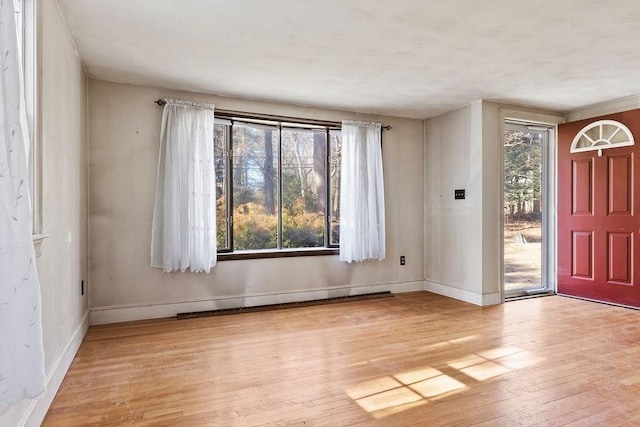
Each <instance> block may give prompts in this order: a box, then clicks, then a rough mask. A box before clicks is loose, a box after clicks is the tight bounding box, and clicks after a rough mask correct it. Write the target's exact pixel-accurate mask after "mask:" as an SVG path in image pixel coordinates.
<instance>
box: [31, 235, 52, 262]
mask: <svg viewBox="0 0 640 427" xmlns="http://www.w3.org/2000/svg"><path fill="white" fill-rule="evenodd" d="M48 237H51V234H34V235H33V236H31V239H32V240H33V249H34V251H35V253H36V258H37V257H39V256H40V254H41V253H42V242H44V240H45V239H46V238H48Z"/></svg>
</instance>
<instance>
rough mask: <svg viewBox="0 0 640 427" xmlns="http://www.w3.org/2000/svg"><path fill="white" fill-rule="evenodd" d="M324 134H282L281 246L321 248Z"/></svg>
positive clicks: (289, 131) (324, 195)
mask: <svg viewBox="0 0 640 427" xmlns="http://www.w3.org/2000/svg"><path fill="white" fill-rule="evenodd" d="M326 139H327V136H326V133H325V132H324V131H310V130H302V129H284V130H283V131H282V247H283V248H312V247H323V246H324V227H325V208H326V203H327V202H326V198H327V184H326V166H325V158H326V156H327V141H326Z"/></svg>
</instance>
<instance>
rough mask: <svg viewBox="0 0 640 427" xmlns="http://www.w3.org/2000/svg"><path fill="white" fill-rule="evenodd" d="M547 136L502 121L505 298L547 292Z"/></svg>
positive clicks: (544, 131) (541, 130)
mask: <svg viewBox="0 0 640 427" xmlns="http://www.w3.org/2000/svg"><path fill="white" fill-rule="evenodd" d="M548 139H549V130H548V129H546V128H545V127H541V126H539V125H535V126H534V125H526V124H523V123H515V122H509V121H507V122H506V123H505V133H504V140H503V143H504V148H503V150H504V151H503V153H504V242H503V248H504V295H505V297H516V296H520V295H527V294H532V293H539V292H547V291H548V287H547V283H546V282H547V281H546V280H545V279H544V278H545V277H546V269H547V266H546V259H547V250H546V246H545V245H546V238H547V233H546V231H545V228H546V218H547V215H546V213H545V212H544V210H545V209H546V206H547V202H546V199H547V191H546V190H545V185H546V182H547V178H546V175H547V168H546V166H545V165H546V164H547V161H546V159H547V156H548V154H547V151H548Z"/></svg>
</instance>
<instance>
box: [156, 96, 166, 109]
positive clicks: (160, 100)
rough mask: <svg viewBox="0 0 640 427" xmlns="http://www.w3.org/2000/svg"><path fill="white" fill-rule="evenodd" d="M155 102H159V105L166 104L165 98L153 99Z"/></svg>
mask: <svg viewBox="0 0 640 427" xmlns="http://www.w3.org/2000/svg"><path fill="white" fill-rule="evenodd" d="M153 102H154V103H156V104H158V105H159V106H161V107H162V106H163V105H164V104H166V102H165V100H164V99H162V98H160V99H156V100H155V101H153Z"/></svg>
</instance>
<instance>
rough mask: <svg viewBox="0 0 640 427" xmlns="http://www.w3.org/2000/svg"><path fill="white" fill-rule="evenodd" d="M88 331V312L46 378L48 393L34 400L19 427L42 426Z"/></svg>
mask: <svg viewBox="0 0 640 427" xmlns="http://www.w3.org/2000/svg"><path fill="white" fill-rule="evenodd" d="M87 330H89V311H88V310H87V312H86V313H85V314H84V316H82V319H81V320H80V324H79V325H78V327H77V328H76V329H75V330H74V331H73V333H72V334H71V337H70V338H69V340H68V341H67V344H66V345H65V346H64V348H63V349H62V351H61V352H60V355H59V356H58V358H57V359H56V360H55V361H54V362H53V365H52V366H51V371H50V372H49V373H48V374H47V378H46V385H47V389H46V392H45V393H44V394H43V395H42V397H40V398H39V399H37V400H32V401H31V402H30V404H29V406H28V407H27V410H26V411H25V414H24V416H23V417H22V420H21V422H20V424H19V425H21V426H22V425H24V426H27V427H30V426H34V427H35V426H39V425H41V424H42V421H43V420H44V417H45V415H47V411H48V410H49V407H50V406H51V402H53V398H54V397H55V396H56V393H57V392H58V389H59V388H60V385H61V384H62V380H63V379H64V376H65V375H66V374H67V371H68V370H69V367H70V366H71V362H73V358H74V357H75V355H76V353H77V352H78V349H79V348H80V344H82V340H83V339H84V337H85V335H86V334H87Z"/></svg>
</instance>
